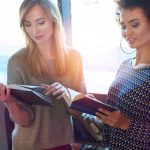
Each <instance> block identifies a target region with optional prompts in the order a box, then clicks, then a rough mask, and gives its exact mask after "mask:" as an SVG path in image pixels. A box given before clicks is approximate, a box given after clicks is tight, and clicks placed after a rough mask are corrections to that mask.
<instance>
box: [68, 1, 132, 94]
mask: <svg viewBox="0 0 150 150" xmlns="http://www.w3.org/2000/svg"><path fill="white" fill-rule="evenodd" d="M115 8H116V7H115V4H114V0H71V16H72V43H73V46H74V47H75V48H76V49H78V50H80V51H81V53H82V56H83V60H84V69H85V72H86V73H85V77H86V79H87V80H86V81H87V84H88V87H90V88H91V87H93V88H94V91H97V90H99V89H98V88H100V87H102V88H103V89H101V91H105V92H106V90H107V89H108V87H109V85H110V83H111V82H112V81H113V79H114V77H115V74H116V72H117V70H118V67H119V65H120V64H121V62H122V61H123V60H124V59H126V58H127V57H129V55H127V54H125V53H123V52H122V51H121V49H120V41H121V33H120V27H119V25H118V24H117V22H116V18H115V11H116V10H115ZM91 78H93V79H95V80H91ZM91 85H92V86H91ZM97 87H98V88H97ZM91 90H92V91H93V89H91Z"/></svg>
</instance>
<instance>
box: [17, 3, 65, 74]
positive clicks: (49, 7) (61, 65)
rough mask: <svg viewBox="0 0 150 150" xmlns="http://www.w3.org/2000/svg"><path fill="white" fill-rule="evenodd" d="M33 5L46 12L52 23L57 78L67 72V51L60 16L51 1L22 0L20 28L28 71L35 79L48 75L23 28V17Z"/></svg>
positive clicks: (44, 63) (33, 44) (43, 63)
mask: <svg viewBox="0 0 150 150" xmlns="http://www.w3.org/2000/svg"><path fill="white" fill-rule="evenodd" d="M35 5H39V6H41V7H42V8H43V9H44V10H45V11H46V12H47V14H48V16H49V18H50V19H51V20H52V21H53V22H54V32H53V36H54V37H53V39H54V46H53V47H54V54H55V68H56V73H57V75H59V76H61V75H65V73H66V72H67V71H68V65H67V64H68V63H67V61H68V50H67V48H66V41H65V36H64V29H63V26H62V19H61V15H60V12H59V9H58V7H57V6H56V5H55V4H54V2H52V0H24V1H23V3H22V4H21V6H20V10H19V17H20V27H21V28H22V30H23V32H24V35H25V41H26V49H27V66H28V71H29V72H30V73H31V74H32V75H34V76H36V77H41V76H43V75H47V74H48V68H47V64H46V62H45V61H43V60H42V59H41V56H40V54H39V51H38V49H37V47H36V44H35V42H34V41H33V40H32V39H31V38H30V37H29V35H28V34H27V33H26V31H25V28H24V19H25V16H26V15H27V13H28V12H29V10H30V9H31V8H32V7H33V6H35Z"/></svg>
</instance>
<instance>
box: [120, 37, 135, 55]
mask: <svg viewBox="0 0 150 150" xmlns="http://www.w3.org/2000/svg"><path fill="white" fill-rule="evenodd" d="M122 41H123V38H122V39H121V40H120V48H121V50H122V51H123V52H124V53H126V54H133V53H134V52H135V50H133V51H132V52H127V51H125V50H124V49H123V48H122Z"/></svg>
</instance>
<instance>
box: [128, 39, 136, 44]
mask: <svg viewBox="0 0 150 150" xmlns="http://www.w3.org/2000/svg"><path fill="white" fill-rule="evenodd" d="M135 41H136V39H133V38H130V39H127V42H128V43H129V44H132V43H134V42H135Z"/></svg>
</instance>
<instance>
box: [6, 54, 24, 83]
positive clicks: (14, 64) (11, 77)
mask: <svg viewBox="0 0 150 150" xmlns="http://www.w3.org/2000/svg"><path fill="white" fill-rule="evenodd" d="M18 64H19V61H17V60H16V59H15V58H14V57H11V58H10V59H9V61H8V65H7V84H23V79H22V76H21V73H20V72H19V66H18Z"/></svg>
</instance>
